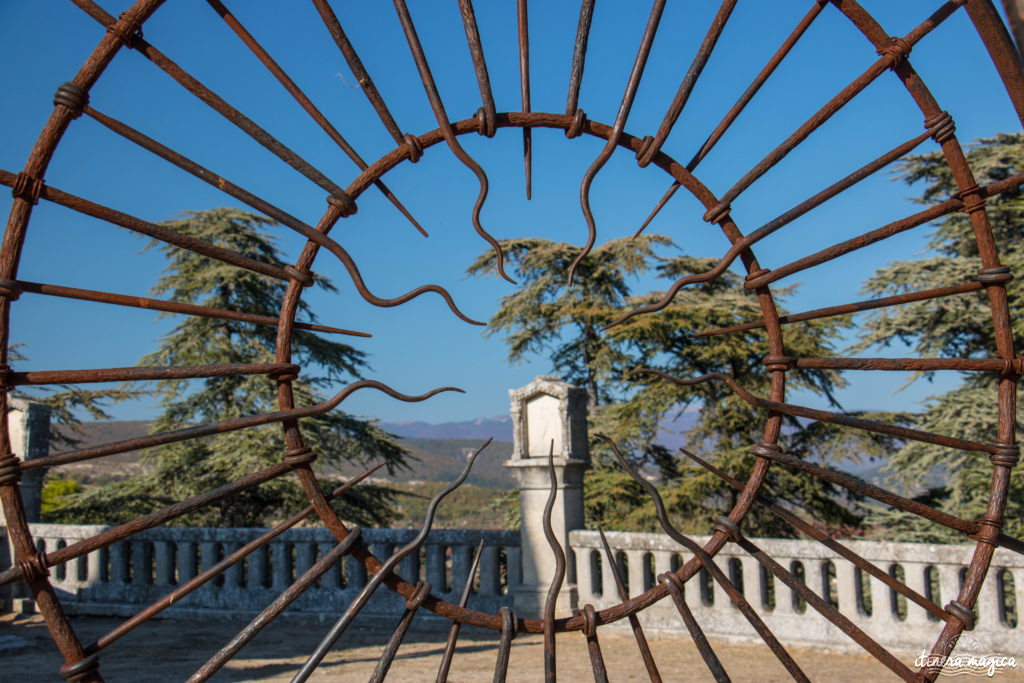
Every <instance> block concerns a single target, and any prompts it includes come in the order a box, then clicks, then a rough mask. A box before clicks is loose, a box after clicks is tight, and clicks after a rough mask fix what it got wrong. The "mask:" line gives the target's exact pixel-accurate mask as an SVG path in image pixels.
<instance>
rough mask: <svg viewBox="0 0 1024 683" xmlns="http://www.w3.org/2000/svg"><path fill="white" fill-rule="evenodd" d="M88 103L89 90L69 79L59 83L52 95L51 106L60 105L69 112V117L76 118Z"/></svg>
mask: <svg viewBox="0 0 1024 683" xmlns="http://www.w3.org/2000/svg"><path fill="white" fill-rule="evenodd" d="M87 104H89V91H88V90H86V89H85V88H83V87H82V86H80V85H75V84H74V83H72V82H71V81H68V82H67V83H61V84H60V86H58V87H57V92H56V93H54V95H53V106H55V107H56V106H61V107H64V108H65V109H67V110H68V111H70V112H71V118H73V119H77V118H78V117H79V116H81V115H82V111H83V110H84V109H85V107H86V105H87Z"/></svg>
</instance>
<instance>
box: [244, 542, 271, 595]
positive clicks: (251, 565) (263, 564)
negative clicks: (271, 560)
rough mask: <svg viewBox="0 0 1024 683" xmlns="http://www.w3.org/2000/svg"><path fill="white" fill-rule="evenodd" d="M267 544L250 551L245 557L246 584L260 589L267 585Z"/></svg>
mask: <svg viewBox="0 0 1024 683" xmlns="http://www.w3.org/2000/svg"><path fill="white" fill-rule="evenodd" d="M267 559H268V556H267V546H262V547H260V548H257V549H256V550H254V551H252V552H251V553H249V557H247V558H245V570H246V572H247V573H248V576H247V577H246V582H245V583H246V586H248V587H249V588H250V589H255V590H259V589H260V588H265V587H266V585H267Z"/></svg>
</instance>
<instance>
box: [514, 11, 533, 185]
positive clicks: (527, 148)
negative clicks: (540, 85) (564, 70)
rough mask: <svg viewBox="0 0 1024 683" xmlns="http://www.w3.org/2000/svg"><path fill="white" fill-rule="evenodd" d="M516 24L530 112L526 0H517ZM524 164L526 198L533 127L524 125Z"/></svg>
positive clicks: (522, 81)
mask: <svg viewBox="0 0 1024 683" xmlns="http://www.w3.org/2000/svg"><path fill="white" fill-rule="evenodd" d="M516 24H517V26H518V28H519V86H520V91H521V94H522V102H523V110H522V111H523V113H524V114H527V113H529V112H530V20H529V14H528V12H527V8H526V0H516ZM523 166H524V168H525V169H526V198H527V199H530V196H531V195H532V194H533V192H532V185H533V182H532V180H533V178H532V176H533V169H532V166H533V129H532V128H530V127H529V126H523Z"/></svg>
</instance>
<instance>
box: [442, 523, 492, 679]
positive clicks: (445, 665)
mask: <svg viewBox="0 0 1024 683" xmlns="http://www.w3.org/2000/svg"><path fill="white" fill-rule="evenodd" d="M483 552H484V539H482V538H481V539H480V543H479V545H477V547H476V554H475V555H473V563H472V564H471V565H470V567H469V575H468V576H467V577H466V583H465V585H464V586H463V587H462V595H461V596H459V607H465V606H466V605H467V604H468V603H469V594H470V593H471V592H472V591H473V581H474V580H475V579H476V570H477V568H478V567H479V566H480V556H481V555H483ZM461 630H462V622H461V621H459V620H457V619H454V620H452V627H451V628H450V629H448V640H447V641H446V642H445V644H444V652H443V653H442V655H441V666H440V667H438V669H437V683H444V682H445V681H447V680H448V671H449V670H450V669H451V666H452V657H454V656H455V645H456V643H458V640H459V631H461Z"/></svg>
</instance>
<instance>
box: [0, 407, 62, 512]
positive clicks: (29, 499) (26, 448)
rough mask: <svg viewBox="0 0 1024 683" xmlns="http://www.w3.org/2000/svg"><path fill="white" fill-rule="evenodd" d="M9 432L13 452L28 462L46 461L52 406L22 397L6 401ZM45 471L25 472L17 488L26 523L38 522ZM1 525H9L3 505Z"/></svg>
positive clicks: (40, 469) (48, 452)
mask: <svg viewBox="0 0 1024 683" xmlns="http://www.w3.org/2000/svg"><path fill="white" fill-rule="evenodd" d="M7 429H8V432H9V433H10V435H11V450H12V451H14V454H15V455H16V456H18V457H19V458H21V459H22V461H25V460H35V459H36V458H45V457H46V456H47V455H49V454H50V406H47V405H43V404H42V403H34V402H32V401H26V400H24V399H20V398H10V397H9V398H8V399H7ZM45 474H46V468H43V467H40V468H34V469H31V470H25V471H23V472H22V474H21V481H19V482H18V488H19V489H21V499H22V501H24V504H25V521H27V522H38V521H39V515H40V510H41V506H42V501H43V495H42V491H43V475H45ZM0 526H7V522H6V520H5V518H4V511H3V506H0Z"/></svg>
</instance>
